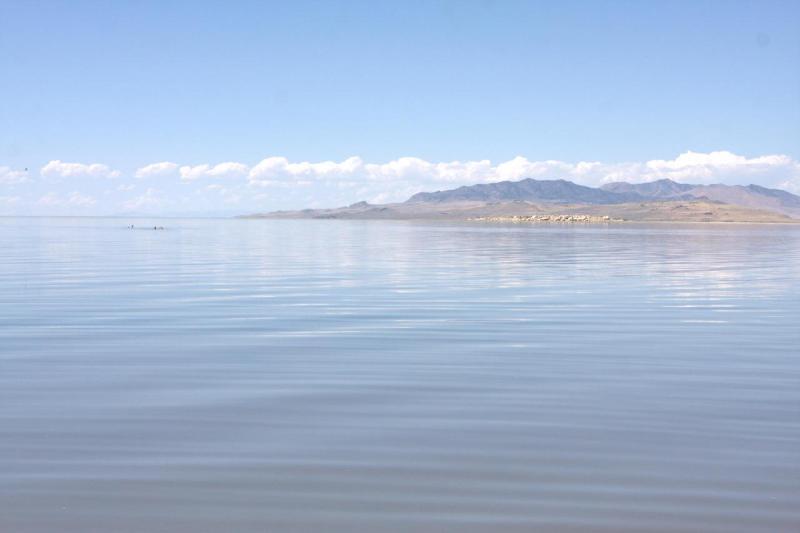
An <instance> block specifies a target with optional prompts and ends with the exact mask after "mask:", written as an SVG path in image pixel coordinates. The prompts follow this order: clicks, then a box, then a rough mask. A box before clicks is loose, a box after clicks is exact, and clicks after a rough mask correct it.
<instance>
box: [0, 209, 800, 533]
mask: <svg viewBox="0 0 800 533" xmlns="http://www.w3.org/2000/svg"><path fill="white" fill-rule="evenodd" d="M133 222H134V223H136V224H139V225H145V224H149V225H150V226H151V227H152V225H153V224H160V225H164V226H166V228H167V229H166V230H164V231H152V230H129V229H126V228H125V225H126V224H127V223H130V221H127V220H114V219H69V218H62V219H10V218H6V219H0V531H2V532H3V533H33V532H35V533H39V532H48V533H50V532H56V531H57V532H60V533H63V532H68V533H71V532H80V533H95V532H96V533H128V532H136V533H140V532H141V533H155V532H165V533H174V532H177V533H183V532H187V533H188V532H191V533H205V532H209V533H210V532H214V533H216V532H222V531H227V532H247V533H249V532H284V531H285V532H369V533H372V532H376V533H379V532H390V531H391V532H408V531H414V532H478V531H480V532H507V531H509V532H510V531H513V532H516V531H525V532H528V531H565V532H571V531H607V532H625V531H630V532H634V531H635V532H641V531H654V532H658V531H663V532H677V531H682V532H697V531H719V532H739V531H747V532H750V531H753V532H755V531H764V532H790V531H798V530H800V348H799V347H800V228H791V227H780V226H760V227H757V226H718V225H712V226H667V225H662V226H649V227H648V226H611V227H576V226H566V227H563V226H547V227H543V226H537V227H520V226H480V225H469V224H438V225H435V224H424V223H404V222H359V221H352V222H346V221H257V220H159V221H133Z"/></svg>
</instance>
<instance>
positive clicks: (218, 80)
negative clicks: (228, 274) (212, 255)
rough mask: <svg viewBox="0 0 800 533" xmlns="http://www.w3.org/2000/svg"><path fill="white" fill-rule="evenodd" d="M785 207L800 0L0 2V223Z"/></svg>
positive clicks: (795, 160)
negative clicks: (342, 208)
mask: <svg viewBox="0 0 800 533" xmlns="http://www.w3.org/2000/svg"><path fill="white" fill-rule="evenodd" d="M526 177H533V178H537V179H557V178H564V179H570V180H572V181H576V182H578V183H582V184H585V185H592V186H596V185H600V184H602V183H606V182H609V181H619V180H626V181H649V180H653V179H660V178H671V179H675V180H676V181H684V182H692V183H716V182H720V183H730V184H746V183H758V184H761V185H765V186H769V187H779V188H783V189H786V190H790V191H792V192H795V193H799V194H800V2H796V1H784V2H776V1H757V2H745V1H732V0H731V1H719V2H709V1H691V2H681V1H669V2H648V1H630V2H627V1H600V0H595V1H585V2H579V1H556V0H550V1H524V2H515V1H510V0H509V1H501V0H494V1H493V0H479V1H474V2H471V1H466V0H461V1H457V2H451V1H434V0H429V1H426V2H417V1H411V0H405V1H403V2H395V1H385V2H378V1H372V2H359V1H314V2H310V1H293V2H285V1H283V2H266V1H258V2H247V1H236V2H204V1H201V0H194V1H191V2H188V1H187V2H175V1H159V2H146V1H136V2H123V1H116V2H106V1H92V2H88V1H80V0H72V1H69V2H66V1H65V2H55V1H33V0H19V1H17V0H0V214H2V215H125V214H130V215H134V214H160V215H231V214H243V213H250V212H254V211H267V210H274V209H294V208H304V207H324V206H338V205H347V204H350V203H353V202H356V201H360V200H367V201H370V202H391V201H401V200H404V199H406V198H407V197H408V196H410V195H411V194H413V193H416V192H419V191H421V190H440V189H448V188H452V187H456V186H460V185H468V184H472V183H479V182H490V181H498V180H503V179H512V180H513V179H522V178H526Z"/></svg>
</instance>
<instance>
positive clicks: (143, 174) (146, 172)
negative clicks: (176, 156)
mask: <svg viewBox="0 0 800 533" xmlns="http://www.w3.org/2000/svg"><path fill="white" fill-rule="evenodd" d="M177 169H178V164H177V163H171V162H169V161H162V162H160V163H152V164H150V165H145V166H143V167H141V168H138V169H136V174H135V176H136V177H137V178H152V177H155V176H169V175H172V174H174V173H175V171H176V170H177Z"/></svg>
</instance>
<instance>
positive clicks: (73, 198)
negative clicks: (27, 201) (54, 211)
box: [36, 191, 97, 207]
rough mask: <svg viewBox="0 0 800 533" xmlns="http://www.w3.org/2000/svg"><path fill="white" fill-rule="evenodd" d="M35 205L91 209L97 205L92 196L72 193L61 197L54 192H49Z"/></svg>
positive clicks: (76, 192)
mask: <svg viewBox="0 0 800 533" xmlns="http://www.w3.org/2000/svg"><path fill="white" fill-rule="evenodd" d="M36 203H37V204H39V205H42V206H45V207H56V206H67V207H91V206H93V205H95V204H96V203H97V200H96V199H95V198H94V197H93V196H88V195H84V194H81V193H79V192H78V191H72V192H71V193H69V194H67V195H66V196H61V195H59V194H58V193H55V192H49V193H47V194H45V195H44V196H42V197H41V198H39V201H38V202H36Z"/></svg>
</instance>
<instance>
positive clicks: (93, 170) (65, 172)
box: [39, 159, 122, 178]
mask: <svg viewBox="0 0 800 533" xmlns="http://www.w3.org/2000/svg"><path fill="white" fill-rule="evenodd" d="M39 173H40V174H41V175H42V176H44V177H46V178H82V177H90V178H118V177H119V176H121V175H122V173H121V172H120V171H119V170H113V169H111V168H109V167H108V166H107V165H103V164H101V163H91V164H84V163H65V162H63V161H59V160H58V159H56V160H54V161H50V162H49V163H47V164H46V165H45V166H43V167H42V169H41V171H40V172H39Z"/></svg>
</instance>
